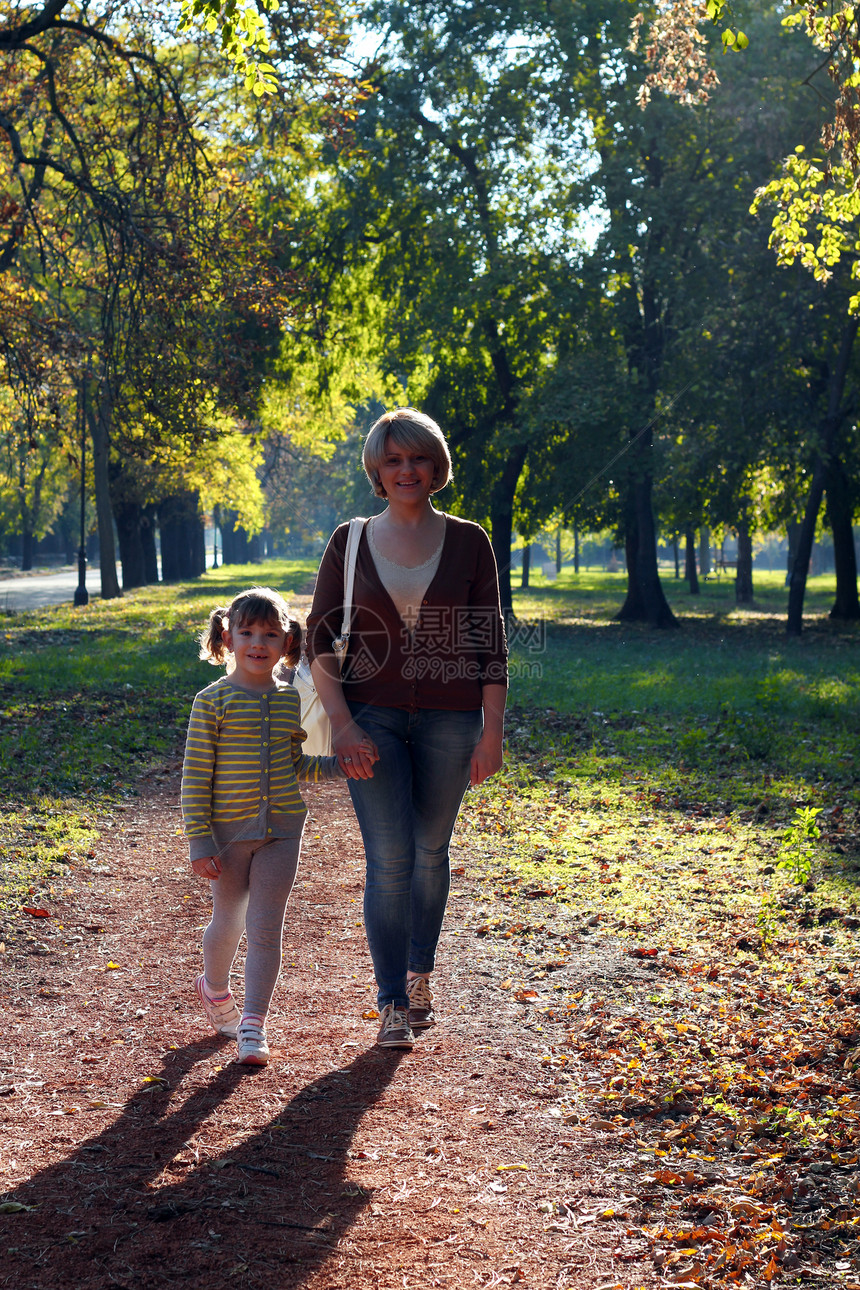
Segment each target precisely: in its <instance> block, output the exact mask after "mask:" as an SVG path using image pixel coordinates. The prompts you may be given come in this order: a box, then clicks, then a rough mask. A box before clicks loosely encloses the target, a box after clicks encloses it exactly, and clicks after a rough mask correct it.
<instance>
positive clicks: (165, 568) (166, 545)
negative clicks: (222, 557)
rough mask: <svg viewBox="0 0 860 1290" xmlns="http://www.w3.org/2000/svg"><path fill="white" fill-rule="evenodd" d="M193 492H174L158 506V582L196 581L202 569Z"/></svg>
mask: <svg viewBox="0 0 860 1290" xmlns="http://www.w3.org/2000/svg"><path fill="white" fill-rule="evenodd" d="M197 502H198V496H197V493H192V492H184V493H174V494H173V495H172V496H171V497H165V498H163V499H162V500H161V501H160V502H159V504H158V527H159V529H160V531H161V579H162V582H182V581H187V580H188V579H190V578H197V577H199V576H200V574H201V573H203V572H204V570H205V551H204V550H203V521H202V519H201V518H200V515H199V510H198V505H197Z"/></svg>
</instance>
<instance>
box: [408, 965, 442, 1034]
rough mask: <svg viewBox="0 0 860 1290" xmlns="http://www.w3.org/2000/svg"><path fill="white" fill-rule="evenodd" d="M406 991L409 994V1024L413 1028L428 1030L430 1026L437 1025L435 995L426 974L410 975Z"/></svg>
mask: <svg viewBox="0 0 860 1290" xmlns="http://www.w3.org/2000/svg"><path fill="white" fill-rule="evenodd" d="M406 993H407V994H408V996H409V1025H410V1026H411V1027H412V1029H413V1030H426V1029H427V1027H428V1026H435V1025H436V1013H435V1012H434V1011H433V996H432V994H431V993H430V982H429V981H428V980H427V978H426V976H413V977H410V978H409V979H408V980H407V982H406Z"/></svg>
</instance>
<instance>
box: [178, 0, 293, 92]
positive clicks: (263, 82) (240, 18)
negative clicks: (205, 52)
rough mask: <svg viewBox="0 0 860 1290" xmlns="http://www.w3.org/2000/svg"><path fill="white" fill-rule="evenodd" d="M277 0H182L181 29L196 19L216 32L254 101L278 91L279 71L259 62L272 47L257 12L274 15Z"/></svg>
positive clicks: (259, 14) (277, 6)
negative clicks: (254, 97)
mask: <svg viewBox="0 0 860 1290" xmlns="http://www.w3.org/2000/svg"><path fill="white" fill-rule="evenodd" d="M278 8H279V3H278V0H255V2H254V3H253V4H251V3H246V4H243V3H241V0H226V3H223V0H182V15H183V20H182V30H184V31H189V30H190V29H191V28H192V26H193V25H194V22H195V20H199V21H200V24H201V26H202V27H203V29H204V30H205V31H207V32H209V33H210V34H214V33H218V34H219V36H220V42H221V49H222V50H223V52H224V54H225V55H226V56H227V58H228V59H229V60H230V61H231V62H232V63H233V65H234V67H235V68H236V71H237V72H238V74H239V75H240V76H241V77H242V78H243V81H244V85H245V89H246V90H250V91H251V93H252V94H254V95H255V96H256V97H257V98H262V97H263V96H264V95H267V94H276V93H277V91H278V72H277V69H276V68H275V67H273V66H272V64H271V63H266V62H263V61H262V60H261V55H263V54H268V53H269V51H270V50H271V48H272V44H271V41H270V39H269V33H268V29H267V25H266V19H265V18H264V17H263V15H262V14H261V13H260V9H263V10H264V11H265V12H267V13H274V12H276V11H277V9H278Z"/></svg>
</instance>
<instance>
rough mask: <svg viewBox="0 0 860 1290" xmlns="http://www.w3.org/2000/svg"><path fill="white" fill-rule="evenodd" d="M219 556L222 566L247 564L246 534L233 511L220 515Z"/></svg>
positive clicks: (223, 512) (248, 557) (226, 511)
mask: <svg viewBox="0 0 860 1290" xmlns="http://www.w3.org/2000/svg"><path fill="white" fill-rule="evenodd" d="M221 556H222V563H223V564H247V563H248V561H249V559H250V556H249V552H248V534H247V533H246V532H245V530H244V529H243V528H241V527H239V526H238V525H237V524H236V512H235V511H228V510H225V511H222V513H221ZM162 563H163V556H162Z"/></svg>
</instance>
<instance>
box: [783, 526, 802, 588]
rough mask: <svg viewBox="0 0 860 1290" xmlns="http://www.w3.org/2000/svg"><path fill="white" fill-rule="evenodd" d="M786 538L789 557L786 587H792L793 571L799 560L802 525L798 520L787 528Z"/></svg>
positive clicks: (786, 569)
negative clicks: (798, 547) (798, 548)
mask: <svg viewBox="0 0 860 1290" xmlns="http://www.w3.org/2000/svg"><path fill="white" fill-rule="evenodd" d="M785 536H786V540H787V542H788V556H787V560H786V567H785V585H786V586H787V587H790V586H791V571H792V569H793V568H794V562H795V560H796V559H797V544H798V542H799V541H800V525H799V524H798V522H797V520H792V521H791V523H789V524H786V526H785Z"/></svg>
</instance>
